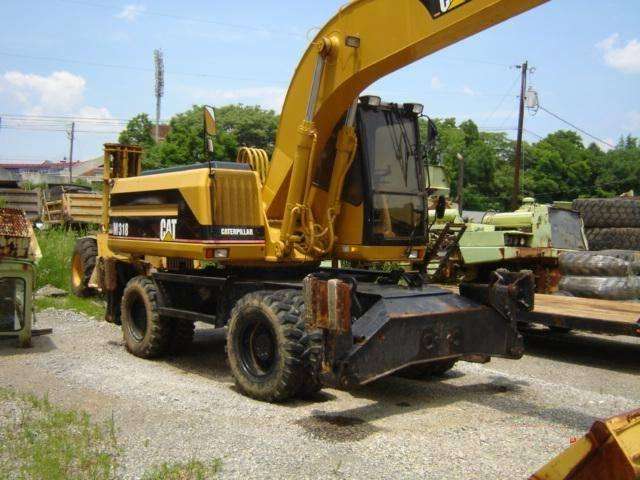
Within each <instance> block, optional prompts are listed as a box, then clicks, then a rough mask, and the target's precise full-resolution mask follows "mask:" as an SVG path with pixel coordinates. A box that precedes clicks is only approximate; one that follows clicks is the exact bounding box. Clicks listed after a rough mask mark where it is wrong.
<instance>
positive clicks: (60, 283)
mask: <svg viewBox="0 0 640 480" xmlns="http://www.w3.org/2000/svg"><path fill="white" fill-rule="evenodd" d="M82 235H83V234H82ZM36 236H37V237H38V243H39V244H40V250H42V259H41V260H40V262H38V280H37V284H38V288H40V287H42V286H44V285H47V284H50V285H53V286H54V287H58V288H62V289H64V290H69V285H70V283H71V257H72V255H73V249H74V247H75V244H76V239H77V238H78V237H79V236H81V234H80V233H78V232H74V231H73V230H65V229H62V228H52V229H48V230H42V231H39V232H37V233H36Z"/></svg>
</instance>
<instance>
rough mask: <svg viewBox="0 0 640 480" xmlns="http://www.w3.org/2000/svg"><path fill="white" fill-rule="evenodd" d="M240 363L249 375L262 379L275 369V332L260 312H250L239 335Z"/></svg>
mask: <svg viewBox="0 0 640 480" xmlns="http://www.w3.org/2000/svg"><path fill="white" fill-rule="evenodd" d="M239 343H240V345H239V347H240V348H239V350H240V364H241V366H242V369H243V370H244V372H245V373H246V374H248V375H249V376H250V377H253V378H254V379H256V380H264V379H266V378H267V377H269V376H270V375H271V374H272V373H273V372H274V370H275V368H276V364H277V359H278V351H277V342H276V333H275V331H274V330H273V327H272V326H271V324H270V323H269V321H268V320H267V318H266V317H265V316H264V314H263V313H262V312H252V313H251V314H249V315H248V318H247V321H246V323H245V325H244V328H242V331H241V332H240V335H239Z"/></svg>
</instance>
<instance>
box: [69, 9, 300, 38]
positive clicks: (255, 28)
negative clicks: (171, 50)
mask: <svg viewBox="0 0 640 480" xmlns="http://www.w3.org/2000/svg"><path fill="white" fill-rule="evenodd" d="M57 1H58V2H61V3H70V4H75V5H84V6H87V7H95V8H104V9H107V10H114V11H118V10H122V7H120V6H116V5H106V4H104V3H96V2H87V1H84V0H57ZM136 14H138V15H145V16H153V17H163V18H171V19H173V20H181V21H187V22H196V23H207V24H211V25H219V26H222V27H228V28H235V29H237V30H244V31H253V32H258V33H273V34H276V35H286V36H290V37H298V38H305V39H306V35H303V34H300V33H295V32H287V31H283V30H280V29H275V28H270V27H263V26H255V25H240V24H235V23H227V22H220V21H218V20H211V19H208V18H197V17H187V16H184V15H176V14H173V13H166V12H155V11H152V10H146V9H144V10H137V11H136Z"/></svg>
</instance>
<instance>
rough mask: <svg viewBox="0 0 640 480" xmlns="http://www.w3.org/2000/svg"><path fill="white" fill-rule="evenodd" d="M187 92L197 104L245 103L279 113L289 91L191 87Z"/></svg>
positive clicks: (282, 88)
mask: <svg viewBox="0 0 640 480" xmlns="http://www.w3.org/2000/svg"><path fill="white" fill-rule="evenodd" d="M186 90H187V92H188V94H189V95H191V96H192V101H195V102H196V103H199V102H207V103H210V104H212V105H216V106H222V105H228V104H231V103H243V104H245V105H259V106H261V107H262V108H267V109H272V110H275V111H276V112H278V113H279V112H280V111H281V110H282V105H283V104H284V99H285V96H286V94H287V89H286V88H284V87H248V88H237V89H215V90H210V89H200V88H190V87H189V88H187V89H186Z"/></svg>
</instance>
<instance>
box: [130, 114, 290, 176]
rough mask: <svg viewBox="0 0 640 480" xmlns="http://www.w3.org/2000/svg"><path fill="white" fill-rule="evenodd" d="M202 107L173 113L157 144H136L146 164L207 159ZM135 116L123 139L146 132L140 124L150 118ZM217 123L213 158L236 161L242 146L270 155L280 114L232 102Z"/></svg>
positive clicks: (158, 164)
mask: <svg viewBox="0 0 640 480" xmlns="http://www.w3.org/2000/svg"><path fill="white" fill-rule="evenodd" d="M202 110H203V107H202V106H200V105H194V106H193V107H192V108H191V109H190V110H187V111H186V112H183V113H179V114H177V115H175V116H173V118H171V120H170V122H169V126H170V130H169V134H168V135H167V137H166V139H165V140H164V141H162V142H160V143H158V144H157V145H156V144H155V143H153V141H151V143H142V142H139V143H137V144H139V145H142V146H143V147H144V148H145V158H144V167H145V168H147V169H148V168H161V167H169V166H172V165H189V164H193V163H200V162H204V161H207V160H208V159H209V155H208V154H207V153H206V152H205V143H204V116H203V113H202ZM136 119H138V120H137V121H136V122H135V123H134V124H133V125H132V126H131V127H132V128H129V125H128V126H127V129H126V130H125V131H124V132H123V133H122V134H121V139H122V138H123V136H125V135H126V138H136V137H135V135H134V134H138V133H139V132H141V131H143V126H142V125H141V124H142V123H143V122H144V121H145V119H146V120H147V121H148V117H147V116H146V114H141V115H138V116H137V117H136V118H135V119H134V120H136ZM132 122H133V120H132ZM132 122H129V123H130V124H131V123H132ZM216 122H217V126H218V133H217V134H216V136H215V138H214V139H213V140H214V142H213V143H214V152H213V155H212V158H213V159H214V160H219V161H223V160H226V161H234V160H235V159H236V156H237V154H238V149H239V147H241V146H249V147H257V148H264V149H265V150H267V152H268V153H269V154H271V153H272V152H273V147H274V144H275V135H276V129H277V126H278V116H277V115H276V114H275V112H273V111H272V110H263V109H261V108H260V107H249V106H245V105H229V106H225V107H221V108H217V109H216ZM149 132H151V130H149Z"/></svg>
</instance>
